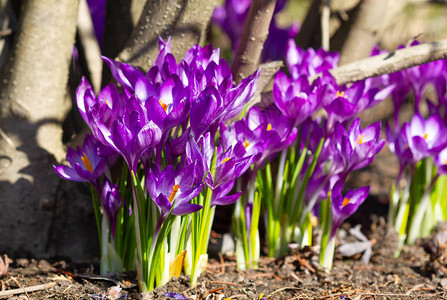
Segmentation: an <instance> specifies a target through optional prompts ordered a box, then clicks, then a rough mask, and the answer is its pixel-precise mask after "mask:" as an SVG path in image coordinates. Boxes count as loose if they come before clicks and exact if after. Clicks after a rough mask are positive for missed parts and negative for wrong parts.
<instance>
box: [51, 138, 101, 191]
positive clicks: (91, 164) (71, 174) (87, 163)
mask: <svg viewBox="0 0 447 300" xmlns="http://www.w3.org/2000/svg"><path fill="white" fill-rule="evenodd" d="M98 145H99V143H98V142H97V141H96V140H95V139H94V138H93V136H91V135H89V134H87V135H86V136H85V139H84V143H83V144H82V147H77V149H76V150H73V149H72V148H68V151H67V161H68V162H69V164H70V166H69V167H68V166H54V165H53V168H54V171H55V172H56V173H57V174H58V175H59V176H60V177H62V178H65V179H68V180H73V181H79V182H91V183H92V184H94V185H95V186H96V187H97V185H98V181H97V180H98V177H99V176H101V175H102V174H104V172H105V171H106V168H107V164H106V160H105V159H104V158H103V157H100V156H99V155H98Z"/></svg>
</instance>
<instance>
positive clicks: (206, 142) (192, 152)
mask: <svg viewBox="0 0 447 300" xmlns="http://www.w3.org/2000/svg"><path fill="white" fill-rule="evenodd" d="M214 154H216V156H217V157H216V166H215V167H216V169H215V174H211V172H209V171H210V169H211V163H212V160H213V158H214ZM186 156H187V159H188V161H190V162H196V161H197V162H198V163H199V164H201V173H202V174H203V175H204V176H205V178H204V181H205V183H206V184H207V186H208V187H209V188H210V189H212V190H215V189H217V188H218V187H219V186H221V185H224V184H227V183H228V182H231V181H234V180H235V179H236V178H237V177H239V176H240V175H242V174H243V173H244V172H245V171H246V170H247V169H248V168H249V167H250V165H251V163H252V162H253V159H254V156H253V155H250V156H245V157H237V156H236V155H235V154H234V151H233V148H231V147H230V148H229V149H227V150H224V149H223V147H222V145H218V146H217V147H216V151H215V150H214V143H213V141H212V139H211V134H210V133H209V132H208V133H206V134H205V135H204V136H201V137H200V138H199V141H198V142H197V143H196V141H195V140H194V139H193V138H192V137H190V139H189V141H188V144H187V145H186Z"/></svg>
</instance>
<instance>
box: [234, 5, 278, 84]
mask: <svg viewBox="0 0 447 300" xmlns="http://www.w3.org/2000/svg"><path fill="white" fill-rule="evenodd" d="M275 5H276V0H253V2H252V4H251V6H250V10H249V12H248V16H247V21H245V25H244V31H243V33H242V37H241V41H240V43H239V47H238V49H237V51H236V56H235V58H234V61H233V64H232V65H231V73H233V80H235V81H236V82H240V81H241V80H242V79H244V78H246V77H248V76H249V75H250V74H252V73H253V72H254V71H256V69H257V68H258V67H259V62H260V58H261V53H262V49H263V47H264V42H265V40H266V39H267V36H268V34H269V27H270V22H271V21H272V17H273V12H274V10H275Z"/></svg>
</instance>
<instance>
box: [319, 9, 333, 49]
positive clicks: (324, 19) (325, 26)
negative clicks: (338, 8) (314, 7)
mask: <svg viewBox="0 0 447 300" xmlns="http://www.w3.org/2000/svg"><path fill="white" fill-rule="evenodd" d="M330 18H331V0H325V3H324V6H323V11H322V13H321V47H322V48H323V50H325V51H329V21H330Z"/></svg>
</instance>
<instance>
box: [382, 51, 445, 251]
mask: <svg viewBox="0 0 447 300" xmlns="http://www.w3.org/2000/svg"><path fill="white" fill-rule="evenodd" d="M414 44H418V43H417V42H415V43H413V44H412V45H414ZM445 68H446V61H445V60H439V61H434V62H431V63H428V64H424V65H420V66H415V67H412V68H409V69H407V70H403V71H399V72H396V73H393V74H389V75H388V76H387V78H386V80H387V81H388V82H389V83H390V84H394V85H395V89H394V91H393V92H392V100H393V103H394V118H393V124H392V125H391V124H388V125H387V142H388V146H389V148H390V150H391V152H393V153H394V154H395V155H396V157H397V159H398V161H399V174H398V176H397V179H396V183H395V184H394V185H393V187H392V191H391V203H390V210H389V214H388V221H389V222H390V224H393V225H394V228H395V230H396V231H397V233H398V235H399V242H400V247H401V246H402V245H403V244H404V243H405V242H406V243H410V244H411V243H414V242H415V241H416V239H417V238H418V237H424V236H427V235H428V234H429V233H430V232H431V230H432V229H433V228H434V226H435V225H436V223H437V222H439V221H445V220H446V218H445V216H444V214H443V213H442V211H444V210H445V208H446V204H445V201H444V200H443V199H445V194H444V185H445V183H446V176H445V172H444V171H443V169H444V167H443V165H444V164H445V161H442V160H441V157H442V155H443V154H442V153H443V151H444V149H445V148H446V146H447V142H446V130H447V128H446V127H445V124H446V122H445V120H446V114H445V113H446V110H445V103H446V99H447V98H446V93H445V91H446V89H445V86H446V75H445V74H446V72H445ZM430 85H432V86H433V88H434V89H433V91H434V92H435V93H431V94H430V93H426V90H427V87H428V86H430ZM408 98H413V99H414V115H413V117H412V119H411V120H410V121H409V122H403V123H402V120H400V118H401V114H400V109H401V107H402V106H403V104H404V102H405V100H406V99H408ZM436 98H437V99H436ZM424 107H425V109H424ZM426 108H428V114H426V115H425V116H424V115H423V114H422V112H423V111H427V109H426ZM400 247H399V250H400ZM399 250H398V251H397V252H396V254H398V253H399Z"/></svg>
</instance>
